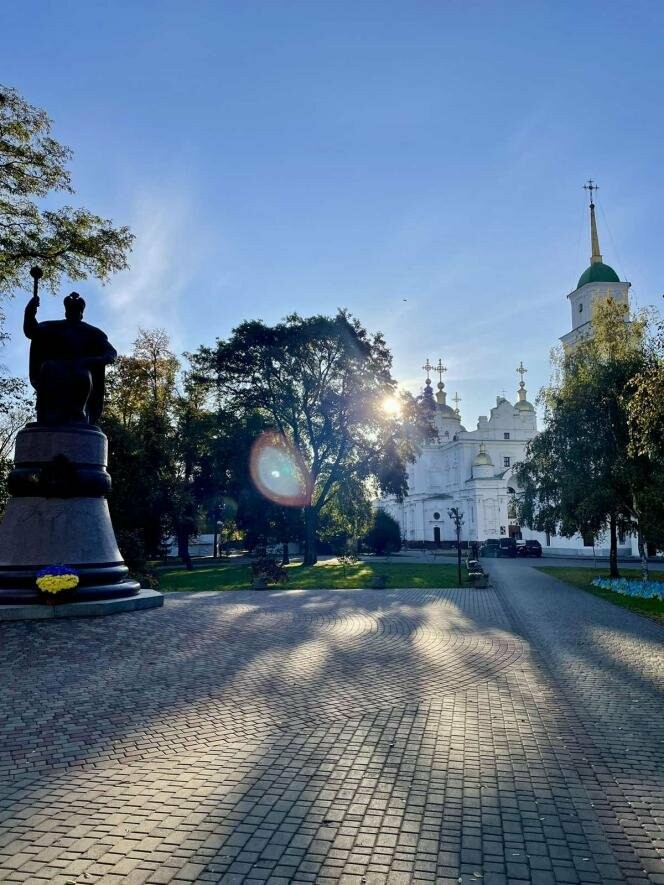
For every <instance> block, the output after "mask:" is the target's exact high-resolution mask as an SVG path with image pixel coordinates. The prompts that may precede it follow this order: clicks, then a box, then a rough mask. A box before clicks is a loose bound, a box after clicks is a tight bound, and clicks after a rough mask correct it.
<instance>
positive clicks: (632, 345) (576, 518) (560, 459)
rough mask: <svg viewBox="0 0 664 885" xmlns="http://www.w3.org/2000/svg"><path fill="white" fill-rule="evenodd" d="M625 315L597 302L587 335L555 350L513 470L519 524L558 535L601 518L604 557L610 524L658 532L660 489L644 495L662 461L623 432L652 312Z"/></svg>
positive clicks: (643, 365)
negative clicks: (549, 379)
mask: <svg viewBox="0 0 664 885" xmlns="http://www.w3.org/2000/svg"><path fill="white" fill-rule="evenodd" d="M627 320H628V317H627V309H626V307H625V306H624V305H621V304H617V303H616V302H614V301H612V300H611V299H608V300H607V301H606V302H604V303H602V304H599V305H598V306H597V308H596V310H595V312H594V316H593V335H592V336H591V337H588V338H586V339H584V340H583V341H581V342H580V343H579V344H578V345H577V346H576V347H575V348H574V349H572V350H570V351H569V352H568V353H566V354H564V355H562V356H561V357H560V358H559V362H558V365H557V372H556V376H555V377H554V381H553V383H552V384H551V385H550V386H549V387H548V388H546V389H545V390H543V391H542V394H541V399H542V401H543V403H544V407H545V425H546V426H545V428H544V430H543V431H542V432H541V433H540V434H539V435H538V436H537V437H535V438H534V439H533V440H532V441H531V442H530V443H529V444H528V448H527V455H526V458H525V460H524V461H523V462H522V463H521V464H520V465H517V470H516V473H517V478H518V481H519V483H520V485H521V487H522V489H523V492H524V493H523V497H522V498H521V501H520V518H521V520H522V521H523V522H524V523H525V524H526V525H529V526H531V527H532V528H536V529H539V530H542V531H549V532H551V533H554V532H560V533H561V534H563V535H567V536H571V535H573V534H574V533H575V532H577V531H581V532H582V533H584V534H585V535H592V536H596V535H597V534H599V533H600V532H601V531H602V530H604V529H605V528H606V527H607V525H609V526H610V527H611V534H612V560H615V554H616V549H615V531H616V529H620V528H623V529H634V530H636V531H637V532H638V534H639V537H640V541H641V543H642V542H643V536H644V535H645V536H646V538H648V539H649V540H651V541H652V542H656V541H658V540H659V538H660V537H661V536H662V535H663V534H664V511H663V510H662V506H661V495H656V494H653V492H654V490H657V489H662V482H663V480H664V477H663V473H662V469H663V462H662V461H661V460H657V459H653V458H651V457H649V456H648V453H647V451H646V449H645V448H642V449H641V450H639V449H638V447H636V446H635V445H634V438H633V434H632V433H631V432H630V410H631V409H632V402H633V398H632V389H633V385H634V384H635V383H636V379H639V378H642V377H643V376H644V373H646V374H647V373H648V371H649V370H650V368H651V367H652V365H653V350H652V344H651V340H650V336H649V334H648V332H649V327H650V326H651V325H652V320H651V318H650V317H649V316H648V315H647V314H640V315H638V316H636V317H634V318H633V319H632V320H631V321H627ZM658 497H659V499H660V504H658V503H657V498H658ZM614 570H615V566H614Z"/></svg>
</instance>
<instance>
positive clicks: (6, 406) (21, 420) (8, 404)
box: [0, 375, 34, 516]
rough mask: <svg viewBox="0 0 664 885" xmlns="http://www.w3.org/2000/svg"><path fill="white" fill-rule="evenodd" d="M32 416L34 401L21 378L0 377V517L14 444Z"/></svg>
mask: <svg viewBox="0 0 664 885" xmlns="http://www.w3.org/2000/svg"><path fill="white" fill-rule="evenodd" d="M33 415H34V401H33V398H32V397H31V396H30V394H29V392H28V385H27V384H26V382H25V381H23V380H22V379H21V378H12V377H11V376H8V375H1V376H0V516H2V514H3V513H4V510H5V507H6V506H7V501H8V499H9V494H8V492H7V477H8V476H9V472H10V470H11V469H12V467H13V463H14V443H15V441H16V435H17V434H18V432H19V430H22V429H23V427H25V425H26V423H27V422H28V421H29V420H30V418H31V417H32V416H33Z"/></svg>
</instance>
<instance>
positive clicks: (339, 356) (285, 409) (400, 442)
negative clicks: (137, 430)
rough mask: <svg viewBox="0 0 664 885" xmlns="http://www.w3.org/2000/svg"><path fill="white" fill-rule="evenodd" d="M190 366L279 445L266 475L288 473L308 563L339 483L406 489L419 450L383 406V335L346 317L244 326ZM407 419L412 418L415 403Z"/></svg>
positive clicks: (387, 360)
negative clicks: (256, 417)
mask: <svg viewBox="0 0 664 885" xmlns="http://www.w3.org/2000/svg"><path fill="white" fill-rule="evenodd" d="M193 360H194V365H195V366H196V368H197V371H198V373H199V375H200V377H201V378H204V379H207V381H208V383H210V384H211V385H212V387H213V389H214V391H215V393H216V396H217V399H218V403H219V406H220V407H222V408H223V409H224V410H226V411H227V412H231V413H233V414H236V415H248V414H251V413H258V414H260V415H261V416H263V419H264V421H265V422H266V423H267V424H268V425H270V426H271V427H272V428H273V429H274V431H275V432H276V433H277V434H278V436H279V439H280V440H281V441H282V444H281V445H282V450H281V451H278V450H277V448H275V450H274V451H275V454H274V457H275V459H276V460H275V462H274V463H275V466H274V469H273V470H272V471H271V473H272V475H275V476H277V477H281V475H282V474H283V472H284V470H289V471H290V472H291V473H292V475H293V477H294V478H295V482H296V484H297V485H298V488H299V494H298V496H296V497H297V499H298V500H297V503H299V504H300V505H301V506H303V507H304V516H305V563H306V564H309V565H313V564H314V563H315V562H316V559H317V554H316V548H317V537H318V521H319V517H320V513H321V510H322V508H323V507H324V506H325V504H326V503H327V502H328V501H329V500H330V498H331V496H332V495H333V492H334V490H335V488H337V487H339V486H340V484H342V483H343V480H344V477H346V476H353V477H356V478H358V479H359V480H361V481H368V480H369V479H370V478H374V479H375V481H376V482H377V483H378V485H379V486H380V488H381V489H382V490H383V491H386V492H390V493H394V494H396V495H401V494H403V492H404V491H405V489H406V469H405V468H406V463H407V461H408V460H410V459H412V458H413V456H414V451H415V447H414V441H413V439H412V438H409V437H408V436H407V435H406V434H404V433H403V432H402V426H401V422H400V421H399V420H398V419H397V418H396V417H394V416H390V415H388V414H387V412H386V411H385V409H384V408H383V404H384V401H385V398H386V397H389V396H393V395H394V391H395V388H396V383H395V381H394V379H393V378H392V376H391V373H390V369H391V363H392V358H391V354H390V351H389V349H388V347H387V345H386V343H385V340H384V338H383V336H382V335H381V334H376V335H370V334H369V333H368V332H367V331H366V329H364V328H363V327H362V325H361V324H360V322H359V321H358V320H357V319H354V318H353V317H351V316H350V315H349V314H347V313H346V312H343V311H340V312H339V313H338V314H337V316H336V317H325V316H314V317H310V318H307V319H305V318H302V317H300V316H297V315H296V314H293V315H291V316H289V317H287V318H286V319H285V320H284V321H283V322H281V323H278V324H277V325H276V326H267V325H265V324H264V323H262V322H260V321H252V322H245V323H242V324H241V325H240V326H238V328H237V329H235V330H234V332H233V334H232V336H231V337H230V338H229V339H228V340H226V341H223V340H220V341H218V342H217V346H216V348H213V349H210V348H201V349H200V350H199V351H198V353H197V354H195V355H194V357H193ZM407 411H408V414H409V416H410V415H412V414H413V413H414V412H415V411H416V409H415V405H414V404H413V403H410V404H408V410H407ZM412 424H413V426H415V425H416V422H415V421H413V422H412ZM275 446H277V447H278V444H275ZM269 481H270V478H269V477H268V483H269ZM264 491H265V490H264ZM268 492H269V489H268ZM275 499H278V495H277V496H276V498H275Z"/></svg>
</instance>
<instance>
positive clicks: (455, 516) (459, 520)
mask: <svg viewBox="0 0 664 885" xmlns="http://www.w3.org/2000/svg"><path fill="white" fill-rule="evenodd" d="M447 512H448V514H449V517H450V519H451V520H452V522H453V523H454V528H455V530H456V539H457V575H458V578H459V587H460V586H461V526H462V525H463V513H462V512H461V511H460V510H459V508H458V507H450V509H449V510H448V511H447Z"/></svg>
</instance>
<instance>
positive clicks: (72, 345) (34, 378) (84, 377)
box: [23, 267, 118, 425]
mask: <svg viewBox="0 0 664 885" xmlns="http://www.w3.org/2000/svg"><path fill="white" fill-rule="evenodd" d="M30 273H31V275H32V277H33V279H34V290H33V291H34V294H33V296H32V298H31V299H30V301H28V304H27V306H26V308H25V315H24V319H23V332H24V333H25V336H26V337H27V338H29V339H30V340H31V342H32V343H31V345H30V383H31V384H32V386H33V387H34V389H35V390H36V391H37V424H47V425H56V424H96V422H97V421H98V420H99V416H100V415H101V412H102V408H103V405H104V368H105V367H106V366H107V365H109V363H112V362H114V361H115V359H116V358H117V355H118V354H117V351H116V350H115V348H114V347H113V346H112V345H111V344H110V343H109V340H108V338H107V337H106V335H105V334H104V333H103V332H102V331H101V329H97V328H96V327H95V326H90V325H89V324H88V323H84V322H83V311H84V310H85V301H84V300H83V299H82V298H81V296H80V295H79V294H78V292H72V293H71V295H67V297H66V298H65V299H64V305H65V319H64V320H49V321H47V322H43V323H38V322H37V308H38V307H39V295H38V294H37V286H38V283H39V278H40V277H41V275H42V274H41V270H40V268H37V267H33V269H32V270H31V271H30Z"/></svg>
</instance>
